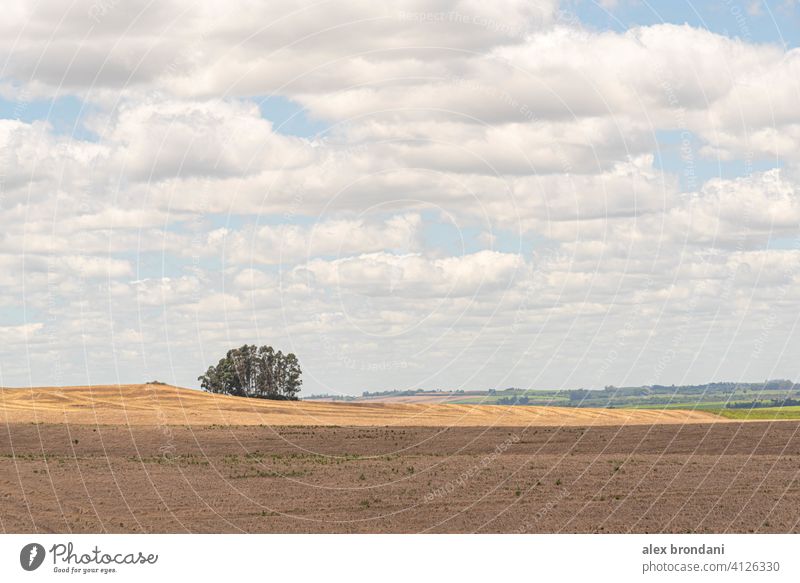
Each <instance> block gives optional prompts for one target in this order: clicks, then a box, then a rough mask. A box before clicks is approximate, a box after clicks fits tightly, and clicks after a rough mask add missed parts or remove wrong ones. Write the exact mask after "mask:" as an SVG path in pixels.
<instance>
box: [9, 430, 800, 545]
mask: <svg viewBox="0 0 800 583" xmlns="http://www.w3.org/2000/svg"><path fill="white" fill-rule="evenodd" d="M799 429H800V422H795V421H783V422H778V423H769V422H764V423H756V422H749V423H737V422H729V423H714V424H690V425H679V424H672V425H668V424H666V425H650V426H646V425H635V426H624V427H612V426H604V427H541V426H538V427H492V428H487V427H455V428H453V427H451V428H441V427H319V426H316V427H307V426H297V427H288V426H283V427H269V426H257V425H253V426H238V427H220V426H199V425H187V426H170V425H161V426H147V425H90V424H83V425H73V424H69V425H68V424H33V423H14V422H12V423H7V424H5V425H3V426H2V427H0V530H2V531H5V532H124V533H128V532H367V533H383V532H714V533H721V532H800V526H799V524H800V479H799V478H800V436H799V434H800V431H798V430H799Z"/></svg>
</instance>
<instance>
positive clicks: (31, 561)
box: [19, 543, 45, 571]
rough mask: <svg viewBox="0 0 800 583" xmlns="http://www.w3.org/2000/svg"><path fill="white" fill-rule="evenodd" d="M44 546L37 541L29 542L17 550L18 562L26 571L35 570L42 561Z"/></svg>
mask: <svg viewBox="0 0 800 583" xmlns="http://www.w3.org/2000/svg"><path fill="white" fill-rule="evenodd" d="M44 555H45V552H44V547H43V546H42V545H40V544H39V543H30V544H27V545H25V546H24V547H22V550H21V551H20V552H19V564H20V565H22V568H23V569H25V570H26V571H35V570H36V569H38V568H39V567H40V566H41V565H42V563H43V562H44Z"/></svg>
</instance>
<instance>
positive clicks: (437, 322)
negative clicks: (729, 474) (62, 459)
mask: <svg viewBox="0 0 800 583" xmlns="http://www.w3.org/2000/svg"><path fill="white" fill-rule="evenodd" d="M798 43H800V10H799V9H798V3H797V2H795V1H788V0H779V1H774V2H773V1H764V2H758V1H750V0H729V1H728V0H726V1H715V2H710V1H709V2H705V1H704V2H685V1H681V0H675V1H666V0H664V1H644V0H636V1H634V0H631V1H625V0H617V1H609V0H605V1H602V2H584V1H580V0H573V1H564V2H558V1H557V0H533V1H531V0H525V1H521V0H507V1H498V2H484V1H477V0H428V1H427V2H423V1H419V0H401V1H399V2H392V3H383V2H367V1H364V2H361V1H355V2H351V1H337V2H331V1H310V2H299V3H298V2H286V1H283V0H276V1H274V2H269V3H262V2H254V1H251V0H229V1H226V2H216V1H212V0H194V1H191V2H190V1H188V0H164V1H161V2H152V1H150V0H127V1H125V2H120V1H118V0H74V1H71V2H61V1H59V0H40V1H34V0H30V1H26V2H15V3H11V4H10V5H9V6H6V7H4V17H3V19H2V20H1V21H0V226H1V227H2V231H0V332H2V337H3V341H2V343H0V386H44V385H46V386H50V385H85V384H108V383H135V382H144V381H150V380H160V381H162V382H168V383H172V384H177V385H180V386H186V387H197V386H198V381H197V377H198V375H200V374H202V373H203V372H204V371H205V369H206V368H207V367H208V366H209V365H211V364H214V363H216V361H217V360H218V359H219V358H220V357H221V356H222V355H223V354H224V353H225V352H226V351H227V350H228V349H230V348H232V347H235V346H239V345H241V344H244V343H249V344H259V345H260V344H270V345H272V346H274V347H276V348H278V349H282V350H283V351H285V352H294V353H295V354H297V356H298V358H299V359H300V362H301V364H302V367H303V371H304V376H303V378H304V390H303V393H302V394H304V395H310V394H319V393H331V394H360V393H361V392H362V391H377V390H387V389H409V388H432V389H465V390H468V389H491V388H496V389H500V388H505V387H510V386H514V387H522V388H533V389H562V388H564V389H572V388H602V387H603V386H606V385H616V386H626V385H628V386H630V385H642V384H687V383H691V384H695V383H705V382H713V381H722V380H733V381H760V380H764V379H767V378H790V379H795V380H797V379H800V374H798V372H800V371H798V368H799V367H800V361H799V360H798V359H797V354H798V348H800V330H798V318H800V294H798V284H800V239H798V236H799V235H800V107H798V103H800V49H799V48H798Z"/></svg>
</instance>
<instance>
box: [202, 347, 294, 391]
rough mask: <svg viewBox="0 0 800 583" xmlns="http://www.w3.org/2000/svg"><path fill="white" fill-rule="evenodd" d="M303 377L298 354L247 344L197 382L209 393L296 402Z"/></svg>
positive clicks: (210, 368)
mask: <svg viewBox="0 0 800 583" xmlns="http://www.w3.org/2000/svg"><path fill="white" fill-rule="evenodd" d="M301 375H302V371H301V370H300V362H299V361H298V360H297V357H296V356H295V355H294V354H292V353H289V354H284V353H282V352H281V351H280V350H279V351H277V352H275V350H274V349H273V348H272V347H271V346H260V347H257V346H255V345H248V344H245V345H244V346H242V347H240V348H234V349H232V350H229V351H228V353H227V354H226V355H225V357H224V358H222V359H220V361H219V362H218V363H217V365H216V366H210V367H208V370H207V371H206V372H205V374H203V375H200V376H199V377H197V380H199V381H200V386H201V387H202V389H203V390H204V391H208V392H209V393H221V394H225V395H235V396H238V397H255V398H259V399H281V400H292V401H294V400H297V393H298V392H300V385H302V384H303V381H302V380H301V378H300V376H301Z"/></svg>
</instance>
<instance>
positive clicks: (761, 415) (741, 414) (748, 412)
mask: <svg viewBox="0 0 800 583" xmlns="http://www.w3.org/2000/svg"><path fill="white" fill-rule="evenodd" d="M708 411H709V412H711V413H716V414H717V415H722V416H723V417H727V418H728V419H743V420H745V419H765V420H767V419H800V407H796V406H795V407H760V408H756V409H709V410H708Z"/></svg>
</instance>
